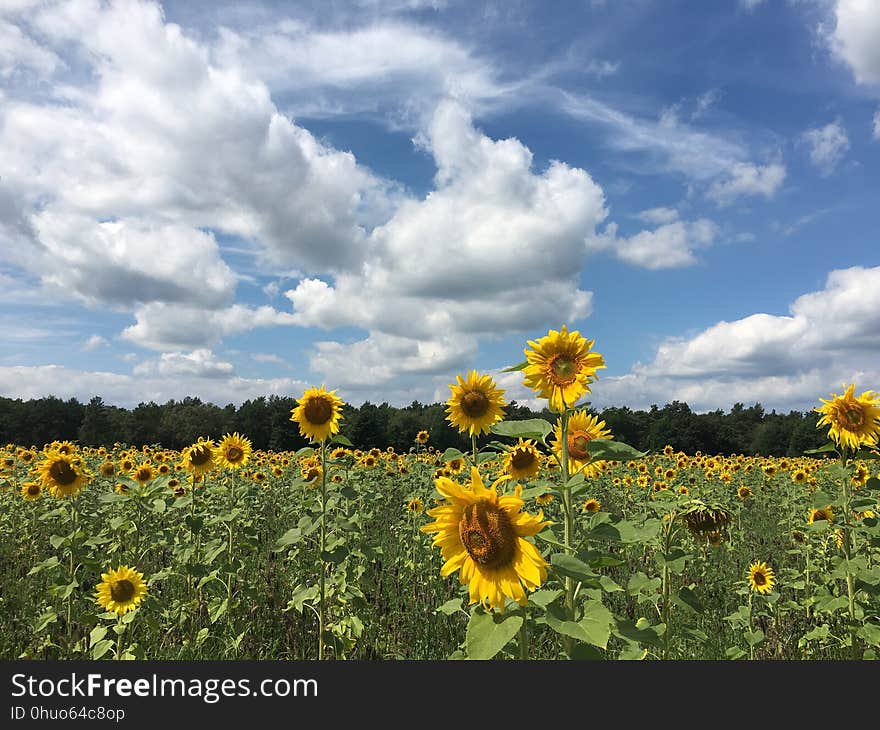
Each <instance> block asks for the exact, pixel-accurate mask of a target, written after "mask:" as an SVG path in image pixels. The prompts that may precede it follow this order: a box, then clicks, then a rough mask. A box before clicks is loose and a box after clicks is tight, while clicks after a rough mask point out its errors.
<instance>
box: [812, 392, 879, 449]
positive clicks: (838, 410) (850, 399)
mask: <svg viewBox="0 0 880 730" xmlns="http://www.w3.org/2000/svg"><path fill="white" fill-rule="evenodd" d="M855 387H856V386H855V384H854V383H852V384H850V385H849V386H846V391H845V392H844V394H843V395H837V393H832V396H833V397H832V398H831V400H825V399H824V398H820V399H819V400H821V401H822V402H823V403H824V404H825V405H824V406H822V407H821V408H814V409H813V410H814V411H816V412H817V413H821V414H822V418H820V419H819V420H818V422H817V423H816V427H817V428H821V427H822V426H830V427H831V428H830V429H829V430H828V437H829V438H830V439H831V440H832V441H834V442H835V443H836V444H837V445H839V446H843V447H844V448H849V449H851V450H853V451H856V450H857V449H858V448H859V446H862V445H864V446H874V445H876V444H877V437H878V434H880V407H878V406H880V398H877V394H876V393H875V392H874V391H873V390H866V391H865V392H864V393H862V394H861V395H860V396H858V397H856V396H855V394H854V390H855Z"/></svg>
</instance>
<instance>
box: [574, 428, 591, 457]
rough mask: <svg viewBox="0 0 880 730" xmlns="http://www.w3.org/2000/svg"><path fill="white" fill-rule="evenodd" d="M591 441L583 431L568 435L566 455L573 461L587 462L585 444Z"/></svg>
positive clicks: (587, 454) (587, 451) (588, 453)
mask: <svg viewBox="0 0 880 730" xmlns="http://www.w3.org/2000/svg"><path fill="white" fill-rule="evenodd" d="M591 440H592V439H591V438H590V436H589V434H587V433H585V432H584V431H575V432H574V433H570V434H568V455H569V456H570V457H571V458H572V459H574V460H575V461H589V460H590V452H589V450H588V449H587V444H589V443H590V441H591Z"/></svg>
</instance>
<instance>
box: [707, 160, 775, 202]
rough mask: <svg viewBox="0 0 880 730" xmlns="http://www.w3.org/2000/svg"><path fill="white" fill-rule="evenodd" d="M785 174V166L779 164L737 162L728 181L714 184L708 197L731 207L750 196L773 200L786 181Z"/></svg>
mask: <svg viewBox="0 0 880 730" xmlns="http://www.w3.org/2000/svg"><path fill="white" fill-rule="evenodd" d="M785 174H786V171H785V166H784V165H782V164H780V163H778V162H773V163H770V164H769V165H754V164H751V163H747V162H736V163H733V164H732V165H731V168H730V170H729V173H728V176H727V177H726V179H721V180H717V181H716V182H714V183H712V185H711V186H710V188H709V191H708V193H707V197H709V198H710V199H711V200H714V201H715V202H716V203H718V204H719V205H729V204H730V203H732V202H733V201H734V200H736V199H737V198H741V197H745V196H750V195H763V196H764V197H765V198H772V197H773V196H774V195H775V194H776V191H777V190H779V188H780V187H781V186H782V183H783V182H784V181H785Z"/></svg>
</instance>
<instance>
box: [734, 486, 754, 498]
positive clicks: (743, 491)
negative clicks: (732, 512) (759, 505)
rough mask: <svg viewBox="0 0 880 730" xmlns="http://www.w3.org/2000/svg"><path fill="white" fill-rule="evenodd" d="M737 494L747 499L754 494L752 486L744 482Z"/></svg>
mask: <svg viewBox="0 0 880 730" xmlns="http://www.w3.org/2000/svg"><path fill="white" fill-rule="evenodd" d="M736 496H737V497H739V498H740V499H741V500H743V501H745V500H747V499H748V498H749V497H751V496H752V488H751V487H748V486H746V485H745V484H743V485H742V486H741V487H739V489H737V490H736Z"/></svg>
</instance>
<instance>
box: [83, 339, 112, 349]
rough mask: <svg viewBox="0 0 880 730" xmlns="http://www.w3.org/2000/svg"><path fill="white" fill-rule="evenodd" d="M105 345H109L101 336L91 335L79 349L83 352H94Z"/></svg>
mask: <svg viewBox="0 0 880 730" xmlns="http://www.w3.org/2000/svg"><path fill="white" fill-rule="evenodd" d="M107 344H109V343H108V342H107V340H106V338H104V337H101V335H92V336H91V337H89V339H87V340H86V341H85V342H84V343H83V344H82V348H81V349H82V351H83V352H94V351H95V350H98V349H100V348H102V347H104V346H105V345H107Z"/></svg>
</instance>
